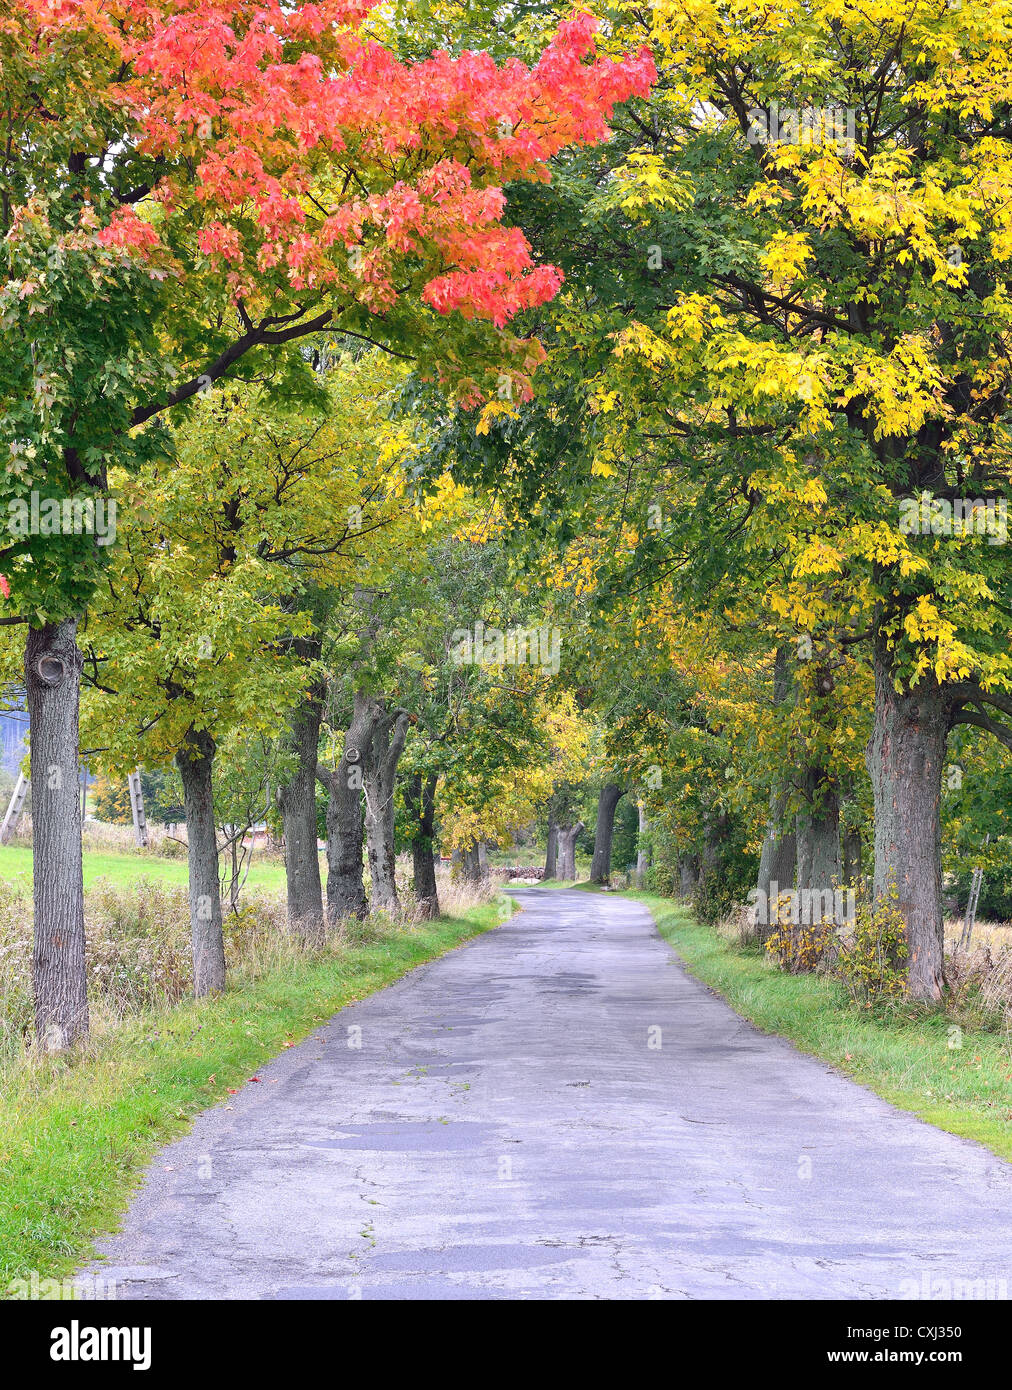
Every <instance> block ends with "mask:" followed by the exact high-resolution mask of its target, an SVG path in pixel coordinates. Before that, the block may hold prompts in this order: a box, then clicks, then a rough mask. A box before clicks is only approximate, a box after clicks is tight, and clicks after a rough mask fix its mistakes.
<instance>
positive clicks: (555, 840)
mask: <svg viewBox="0 0 1012 1390" xmlns="http://www.w3.org/2000/svg"><path fill="white" fill-rule="evenodd" d="M558 863H559V827H558V826H557V825H556V824H555V822H554V821H549V822H548V847H547V848H546V850H545V872H544V874H543V875H542V877H543V878H554V877H555V872H556V869H557V868H558Z"/></svg>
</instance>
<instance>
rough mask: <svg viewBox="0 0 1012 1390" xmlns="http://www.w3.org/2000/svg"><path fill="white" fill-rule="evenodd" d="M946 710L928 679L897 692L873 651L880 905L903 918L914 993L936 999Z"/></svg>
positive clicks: (941, 980) (941, 961)
mask: <svg viewBox="0 0 1012 1390" xmlns="http://www.w3.org/2000/svg"><path fill="white" fill-rule="evenodd" d="M948 729H949V710H948V706H947V702H946V699H945V696H944V695H943V693H942V692H941V691H940V690H939V688H938V687H937V685H935V684H934V682H933V681H931V680H930V678H927V677H925V678H924V679H923V680H922V682H921V684H920V685H918V686H917V687H916V688H915V689H914V690H912V691H911V692H910V693H909V694H900V693H898V692H897V691H896V690H895V688H894V686H893V675H892V671H891V669H890V666H889V659H888V654H887V653H886V652H885V651H883V650H882V649H881V648H879V649H878V650H876V652H875V725H874V729H873V731H872V736H871V740H870V742H869V744H868V750H867V754H866V761H867V764H868V771H869V773H870V774H871V783H872V790H873V792H874V797H875V877H874V899H875V903H876V906H885V907H895V908H897V909H898V910H899V911H900V913H902V915H903V919H904V921H905V922H906V935H907V946H908V951H909V954H908V957H907V965H908V968H909V981H910V993H911V994H912V995H913V997H914V998H915V999H924V1000H939V999H941V997H942V990H943V988H944V986H945V957H944V950H943V937H942V932H943V915H942V872H941V829H940V824H939V805H940V802H941V795H942V767H943V765H944V761H945V749H946V743H947V741H948Z"/></svg>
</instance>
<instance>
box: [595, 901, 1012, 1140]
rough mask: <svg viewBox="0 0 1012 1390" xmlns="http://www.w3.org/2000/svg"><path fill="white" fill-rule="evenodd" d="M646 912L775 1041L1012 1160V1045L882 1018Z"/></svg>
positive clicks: (682, 917)
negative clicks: (782, 1040) (782, 1041)
mask: <svg viewBox="0 0 1012 1390" xmlns="http://www.w3.org/2000/svg"><path fill="white" fill-rule="evenodd" d="M621 896H622V897H628V898H634V899H636V900H637V901H638V902H642V903H644V904H645V905H646V906H647V907H648V908H649V909H650V911H651V913H652V914H653V917H654V920H655V921H656V923H657V926H658V928H659V930H660V931H661V933H662V935H663V936H665V937H666V938H667V939H668V940H669V941H670V942H671V944H672V946H674V947H675V949H676V950H677V952H678V954H679V955H680V956H681V958H682V959H683V960H684V962H685V963H686V965H687V966H688V968H689V970H690V971H691V972H692V974H693V975H695V976H697V977H698V978H699V979H700V980H702V981H703V982H704V983H705V984H707V985H710V986H712V987H713V988H714V989H715V990H717V991H718V992H719V993H720V994H721V995H723V997H724V998H725V999H726V1000H727V1002H728V1003H729V1004H730V1005H731V1007H732V1008H733V1009H735V1010H736V1011H737V1012H738V1013H740V1014H742V1015H743V1016H744V1017H745V1018H747V1019H749V1020H750V1021H751V1022H752V1023H754V1024H755V1025H756V1027H758V1028H761V1029H762V1030H763V1032H766V1033H779V1034H781V1035H782V1036H783V1037H785V1038H790V1040H791V1041H792V1042H794V1043H796V1044H797V1045H798V1047H800V1048H802V1049H803V1050H804V1051H805V1052H810V1053H813V1054H814V1055H815V1056H817V1057H821V1058H823V1059H824V1060H825V1061H827V1062H830V1063H832V1065H833V1066H834V1067H836V1068H837V1069H838V1070H840V1071H841V1072H845V1073H846V1074H847V1075H848V1076H850V1077H852V1078H853V1080H855V1081H859V1082H860V1083H861V1084H862V1085H864V1086H867V1087H869V1088H870V1089H871V1090H873V1091H875V1092H877V1093H878V1095H880V1096H882V1097H884V1098H885V1099H886V1100H888V1101H891V1102H892V1103H893V1104H894V1105H897V1106H899V1107H900V1108H902V1109H904V1110H910V1111H912V1112H913V1113H914V1114H915V1115H919V1116H920V1117H921V1119H923V1120H927V1121H929V1122H930V1123H931V1124H933V1125H937V1126H938V1127H939V1128H940V1129H945V1130H948V1131H950V1133H952V1134H958V1135H961V1136H962V1137H963V1138H965V1139H975V1140H977V1141H978V1142H979V1143H981V1144H986V1145H987V1147H988V1148H990V1149H992V1150H993V1151H994V1152H995V1153H996V1154H999V1155H1000V1156H1001V1157H1002V1158H1006V1159H1012V1042H1010V1039H1009V1037H1008V1036H1007V1035H1006V1034H1004V1033H1001V1032H997V1031H995V1032H985V1031H981V1030H974V1031H964V1030H963V1029H961V1028H960V1027H958V1026H957V1025H956V1024H955V1023H954V1022H953V1019H952V1018H951V1017H950V1016H949V1015H947V1014H946V1013H944V1012H943V1011H942V1010H924V1009H919V1008H916V1007H914V1006H910V1005H908V1006H906V1007H903V1006H898V1007H896V1008H894V1009H892V1010H891V1011H889V1012H888V1013H873V1012H869V1011H867V1010H865V1009H861V1008H859V1007H857V1006H856V1005H854V1004H853V1003H852V1002H851V1000H850V996H849V995H848V994H847V992H846V990H845V989H844V987H843V985H842V984H840V983H839V982H838V981H836V980H833V979H830V978H828V977H825V976H821V975H788V974H785V973H784V972H783V971H781V970H779V969H777V968H776V967H775V966H774V965H773V964H772V963H771V962H769V961H768V960H767V959H766V957H765V956H764V955H763V954H761V953H760V951H758V950H757V949H751V950H749V949H744V948H742V947H740V946H737V945H735V944H734V943H732V942H730V941H728V940H726V939H725V938H724V937H722V936H720V935H719V933H718V932H717V931H716V930H715V929H714V928H712V927H705V926H701V925H700V924H699V923H698V922H695V921H694V920H693V919H692V917H691V916H690V915H689V913H688V911H687V910H686V909H685V908H684V907H681V906H680V905H678V904H676V903H674V902H672V901H671V899H669V898H661V897H657V896H655V895H653V894H650V893H638V892H626V893H623V894H622V895H621Z"/></svg>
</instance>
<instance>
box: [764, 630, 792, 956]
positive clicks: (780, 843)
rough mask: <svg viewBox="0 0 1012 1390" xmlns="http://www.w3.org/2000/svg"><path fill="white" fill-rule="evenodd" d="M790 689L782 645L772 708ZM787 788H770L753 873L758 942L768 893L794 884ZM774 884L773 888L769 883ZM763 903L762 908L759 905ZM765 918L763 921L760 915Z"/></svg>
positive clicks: (769, 914)
mask: <svg viewBox="0 0 1012 1390" xmlns="http://www.w3.org/2000/svg"><path fill="white" fill-rule="evenodd" d="M790 691H791V668H790V657H789V654H788V651H787V647H786V646H779V647H778V648H777V651H776V657H775V659H774V662H773V707H774V709H776V708H777V707H779V706H780V705H783V704H786V702H787V698H788V696H789V695H790ZM789 799H790V788H789V787H788V786H787V785H785V782H784V778H783V777H782V776H780V777H777V778H776V780H775V781H774V784H773V788H772V790H771V791H770V818H769V820H768V822H767V824H766V834H765V835H764V836H763V844H762V851H761V853H760V855H759V872H758V874H757V875H756V890H757V910H756V915H757V921H756V922H755V924H754V925H755V930H756V934H757V936H758V938H759V940H760V941H763V940H765V939H766V938H767V937H768V936H769V935H770V932H771V930H772V927H771V923H772V922H773V921H774V920H775V917H776V903H775V902H774V903H771V902H770V894H771V892H772V893H774V894H775V896H776V897H777V898H778V899H779V896H780V893H781V892H790V890H791V889H792V888H793V887H794V873H795V868H796V864H797V837H796V833H795V818H794V817H793V816H792V817H791V818H790V820H788V817H787V805H788V801H789ZM774 884H776V888H775V889H774V887H773V885H774ZM763 903H765V904H766V909H765V911H764V910H763V907H762V904H763ZM763 917H765V921H763V920H762V918H763Z"/></svg>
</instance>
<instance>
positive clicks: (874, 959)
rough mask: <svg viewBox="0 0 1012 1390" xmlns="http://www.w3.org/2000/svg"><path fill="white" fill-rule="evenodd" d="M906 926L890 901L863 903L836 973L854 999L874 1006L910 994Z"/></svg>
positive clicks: (842, 946)
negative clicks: (908, 991)
mask: <svg viewBox="0 0 1012 1390" xmlns="http://www.w3.org/2000/svg"><path fill="white" fill-rule="evenodd" d="M907 955H908V947H907V924H906V922H905V920H904V918H903V914H902V913H901V912H900V910H899V909H898V908H897V907H894V906H892V905H891V900H889V899H884V900H879V902H877V903H862V904H861V905H860V906H859V907H858V910H857V920H856V922H855V924H854V932H853V935H852V936H851V937H850V939H849V940H847V941H843V942H841V944H840V949H839V953H838V956H837V960H836V974H837V975H838V976H839V977H840V979H841V980H843V982H844V984H845V985H846V986H847V988H848V989H849V990H850V993H851V996H852V998H853V999H854V1000H855V1001H856V1002H857V1003H860V1004H864V1005H867V1006H869V1007H870V1006H871V1005H873V1004H876V1003H884V1002H889V1001H891V1000H896V999H900V998H902V997H903V996H904V995H905V994H906V992H907V972H906V959H907Z"/></svg>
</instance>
